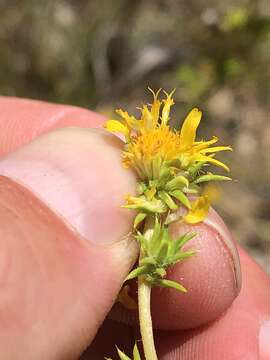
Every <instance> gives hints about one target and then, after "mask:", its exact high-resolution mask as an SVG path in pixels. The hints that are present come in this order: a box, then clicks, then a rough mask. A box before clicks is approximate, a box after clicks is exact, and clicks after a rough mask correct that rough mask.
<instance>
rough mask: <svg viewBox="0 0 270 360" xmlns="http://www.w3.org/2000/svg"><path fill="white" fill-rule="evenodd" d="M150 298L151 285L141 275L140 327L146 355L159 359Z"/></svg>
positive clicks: (151, 359)
mask: <svg viewBox="0 0 270 360" xmlns="http://www.w3.org/2000/svg"><path fill="white" fill-rule="evenodd" d="M150 300H151V286H150V285H149V284H147V282H146V281H145V280H144V278H143V276H139V282H138V303H139V319H140V329H141V336H142V342H143V349H144V355H145V359H146V360H157V359H158V357H157V353H156V349H155V343H154V335H153V326H152V318H151V307H150Z"/></svg>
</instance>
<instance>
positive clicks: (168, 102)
mask: <svg viewBox="0 0 270 360" xmlns="http://www.w3.org/2000/svg"><path fill="white" fill-rule="evenodd" d="M174 92H175V89H174V90H173V91H172V92H171V93H170V94H167V93H166V92H165V94H166V96H167V99H165V100H163V101H164V106H163V109H162V115H161V124H162V125H166V124H167V123H168V121H169V119H170V110H171V106H172V105H174V101H173V99H172V96H173V93H174Z"/></svg>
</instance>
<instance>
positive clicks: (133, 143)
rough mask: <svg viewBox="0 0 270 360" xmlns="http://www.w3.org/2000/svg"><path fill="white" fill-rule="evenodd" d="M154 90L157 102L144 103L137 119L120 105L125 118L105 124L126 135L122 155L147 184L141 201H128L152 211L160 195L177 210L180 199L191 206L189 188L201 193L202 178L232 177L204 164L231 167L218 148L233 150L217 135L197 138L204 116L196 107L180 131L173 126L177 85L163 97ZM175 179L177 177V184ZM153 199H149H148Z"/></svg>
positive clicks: (125, 164) (205, 179) (223, 178)
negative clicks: (219, 155) (210, 170)
mask: <svg viewBox="0 0 270 360" xmlns="http://www.w3.org/2000/svg"><path fill="white" fill-rule="evenodd" d="M151 92H152V94H153V102H152V104H150V105H143V106H142V108H141V109H140V110H141V115H140V117H139V118H138V119H137V118H135V117H134V116H132V115H129V114H128V112H126V111H123V110H117V111H116V112H117V114H118V115H119V116H120V118H121V119H120V120H109V121H107V123H106V125H105V128H106V129H107V130H109V131H112V132H120V133H122V134H123V135H124V137H125V142H126V145H125V149H124V151H123V156H122V161H123V165H124V167H126V168H132V169H134V170H135V171H136V173H137V175H138V177H139V179H140V180H141V181H142V184H143V185H144V191H142V194H140V197H139V198H138V201H135V199H134V198H133V201H132V204H131V203H130V201H129V202H128V203H127V205H126V207H130V208H136V206H137V205H138V207H137V209H138V210H139V209H140V210H142V209H144V210H145V211H148V210H147V208H148V209H149V208H151V206H152V205H153V203H156V202H157V201H158V202H162V203H163V204H164V206H166V207H167V208H169V209H171V210H174V209H176V208H177V206H178V203H179V202H180V203H182V205H184V206H186V208H188V209H189V211H190V212H191V211H192V206H191V205H190V203H189V201H188V198H187V197H186V194H189V193H193V194H199V187H198V184H199V183H200V182H205V181H210V180H229V178H228V177H224V176H219V175H215V174H212V173H205V172H204V168H205V166H207V165H209V164H212V165H215V166H218V167H221V168H223V169H225V170H226V171H229V168H228V167H227V165H225V164H224V163H223V162H221V161H219V160H217V159H216V154H217V153H218V152H220V151H225V150H231V147H230V146H213V145H214V144H215V143H216V142H217V141H218V138H217V137H213V138H212V139H210V140H207V141H204V140H199V141H198V140H196V135H197V129H198V126H199V124H200V121H201V117H202V113H201V111H200V110H199V109H197V108H194V109H193V110H191V111H190V113H189V114H188V115H187V117H186V118H185V120H184V122H183V124H182V127H181V130H180V131H177V130H175V129H172V128H171V127H170V126H169V122H170V110H171V107H172V106H173V105H174V100H173V98H172V96H173V93H174V91H172V92H171V93H169V94H168V93H166V92H164V94H165V95H164V97H163V98H160V92H161V91H160V90H159V91H158V92H157V93H154V92H153V91H152V90H151ZM176 178H178V179H180V178H181V179H182V180H181V181H178V182H177V181H175V180H174V179H176ZM183 179H184V181H183ZM172 183H176V186H175V187H174V188H172V186H171V184H172ZM149 191H150V192H151V194H154V195H153V196H152V198H151V200H149V196H147V193H149ZM150 201H151V204H147V202H150ZM136 202H137V203H136ZM142 204H143V205H142ZM203 204H204V205H205V206H204V208H205V211H204V214H205V213H207V211H206V210H207V209H208V207H209V206H208V205H207V204H208V203H207V202H206V201H200V202H199V205H200V209H201V207H202V205H203ZM150 205H151V206H150ZM194 206H195V205H194ZM194 206H193V207H194ZM196 209H197V208H196ZM197 210H198V209H197ZM197 210H196V211H197ZM194 211H195V210H194ZM202 213H203V212H201V214H202ZM202 217H203V216H197V217H194V216H193V217H192V215H191V213H190V215H189V216H186V217H185V219H186V221H187V222H191V223H195V222H196V221H195V219H198V221H201V219H202ZM199 219H200V220H199Z"/></svg>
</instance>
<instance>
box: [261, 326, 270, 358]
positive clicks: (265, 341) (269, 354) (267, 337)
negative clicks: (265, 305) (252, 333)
mask: <svg viewBox="0 0 270 360" xmlns="http://www.w3.org/2000/svg"><path fill="white" fill-rule="evenodd" d="M259 360H270V320H266V321H264V322H263V323H262V325H261V328H260V333H259Z"/></svg>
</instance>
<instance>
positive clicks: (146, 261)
mask: <svg viewBox="0 0 270 360" xmlns="http://www.w3.org/2000/svg"><path fill="white" fill-rule="evenodd" d="M156 264H157V262H156V260H155V259H154V258H153V257H150V256H148V257H145V258H142V259H141V260H140V265H154V266H155V265H156Z"/></svg>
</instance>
